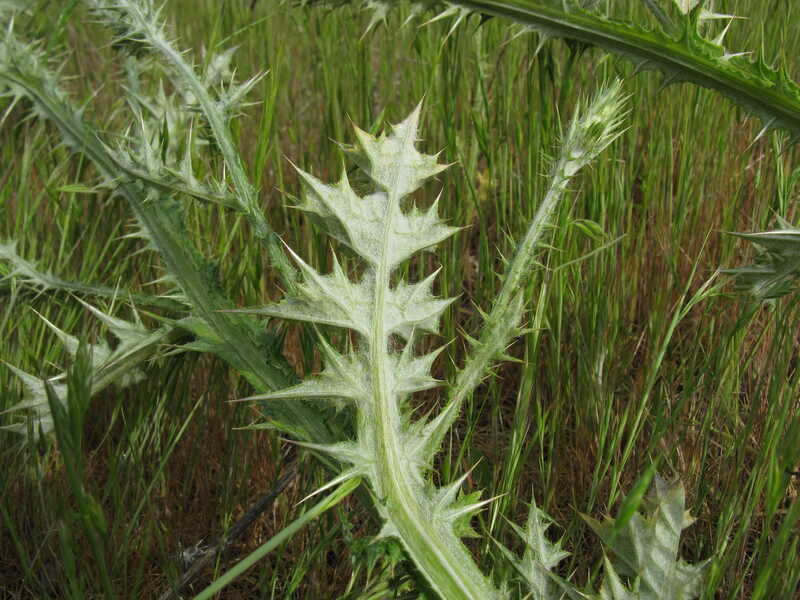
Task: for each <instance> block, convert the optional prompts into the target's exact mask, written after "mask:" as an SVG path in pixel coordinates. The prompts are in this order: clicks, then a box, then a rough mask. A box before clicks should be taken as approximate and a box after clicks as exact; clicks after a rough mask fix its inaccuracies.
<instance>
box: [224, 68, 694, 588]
mask: <svg viewBox="0 0 800 600" xmlns="http://www.w3.org/2000/svg"><path fill="white" fill-rule="evenodd" d="M623 114H624V110H623V98H622V96H621V91H620V85H619V83H615V84H613V85H611V86H609V87H608V88H605V89H602V90H600V91H599V92H598V94H597V96H596V97H595V98H594V100H593V101H592V102H591V103H590V104H589V106H588V107H587V108H586V109H585V110H584V109H583V108H582V107H578V109H577V110H576V116H575V117H574V119H573V121H572V123H571V125H570V128H569V130H568V132H567V133H566V136H565V139H564V142H563V146H562V149H561V152H560V157H559V159H558V160H557V161H556V162H555V163H554V166H553V169H552V173H551V180H550V188H549V190H548V193H547V195H546V197H545V199H544V201H543V202H542V204H541V205H540V207H539V209H538V212H537V215H536V216H535V218H534V220H533V221H532V222H531V224H530V226H529V228H528V231H527V233H526V235H525V237H524V238H523V239H522V240H521V241H520V243H519V244H518V245H517V248H516V250H515V254H514V256H513V258H512V259H511V261H510V262H509V264H508V269H507V272H506V274H505V276H504V280H503V287H502V289H501V291H500V293H499V295H498V296H497V299H496V300H495V302H494V306H493V307H492V310H491V311H490V312H489V314H488V315H486V319H485V323H484V326H483V330H482V333H481V334H480V335H479V337H478V339H477V340H474V341H473V344H472V354H471V355H470V357H469V358H468V359H467V361H466V365H465V366H464V368H463V369H462V370H461V371H460V372H459V374H458V376H457V377H456V381H455V384H454V385H453V386H452V388H451V390H450V393H449V394H448V396H449V397H448V401H447V403H446V404H445V406H444V408H443V410H442V411H441V412H440V413H439V414H438V415H436V416H430V415H425V416H423V417H419V418H414V417H413V415H414V412H415V410H414V405H413V394H414V393H416V392H420V391H423V390H427V389H430V388H434V387H437V386H439V385H441V384H442V383H443V382H438V381H436V380H435V379H433V377H432V376H431V374H430V371H431V367H432V365H433V362H434V360H435V359H436V357H437V355H438V354H439V353H441V352H442V351H443V350H444V348H442V347H440V348H439V349H437V350H434V351H432V352H429V353H428V354H424V355H416V353H415V350H414V349H415V348H416V347H417V346H418V341H419V337H420V336H421V335H422V334H425V333H436V332H437V330H438V323H439V318H440V316H441V314H442V313H443V312H444V311H445V310H446V309H447V307H448V306H449V304H450V303H451V302H452V299H442V298H437V297H435V296H434V295H433V294H432V290H433V284H434V280H435V277H436V272H434V273H432V274H430V275H428V276H427V277H424V278H422V279H421V280H420V281H416V282H407V281H403V280H402V279H400V280H398V281H396V282H395V281H394V279H395V278H394V277H393V274H394V272H395V271H396V270H397V269H398V268H399V267H400V266H401V265H402V264H403V263H404V262H405V261H407V260H408V259H409V258H411V257H412V256H414V255H415V254H417V253H419V252H421V251H423V250H427V249H431V248H433V247H435V245H436V244H438V243H440V242H442V241H443V240H445V239H446V238H448V237H449V236H451V235H453V234H455V233H456V231H457V228H455V227H452V226H448V225H447V224H446V223H445V222H444V221H443V220H442V219H441V218H440V217H439V216H438V210H437V202H434V203H433V205H432V206H430V207H429V208H427V209H424V210H421V209H419V208H418V207H416V206H414V205H413V204H411V201H410V197H411V195H412V194H413V193H414V192H415V191H416V190H417V189H419V188H420V187H421V186H422V185H423V184H424V183H425V181H426V180H428V179H430V178H432V177H434V176H435V175H437V174H438V173H440V172H441V171H442V170H443V169H445V168H446V166H445V165H441V164H439V163H438V162H437V159H436V156H433V155H426V154H423V153H420V152H419V151H418V150H417V148H416V144H417V141H418V136H419V134H418V126H419V117H420V106H417V108H416V109H415V110H414V112H412V113H411V115H409V116H408V118H406V119H405V120H404V121H403V122H402V123H400V124H398V125H394V126H393V127H392V129H391V132H389V133H385V134H383V135H381V136H380V137H377V138H376V137H373V136H371V135H369V134H367V133H366V132H364V131H363V130H361V129H359V128H357V127H356V129H355V134H356V139H357V145H356V146H355V147H352V148H347V153H348V155H349V156H350V157H351V158H352V159H353V161H354V162H355V163H356V164H357V165H358V167H359V168H360V170H361V171H362V172H363V173H364V174H365V175H366V176H367V178H368V179H369V181H370V183H371V185H372V190H371V192H370V193H368V194H367V195H365V196H363V197H361V196H359V195H358V194H357V193H356V192H355V191H354V190H353V188H352V187H351V185H350V182H349V179H348V176H347V174H346V172H345V173H343V174H342V177H341V179H340V180H339V182H338V183H337V184H335V185H328V184H325V183H323V182H321V181H320V180H319V179H317V178H316V177H314V176H313V175H311V174H310V173H307V172H305V171H302V170H300V169H298V172H299V174H300V177H301V180H302V182H303V188H304V195H303V200H302V201H301V203H300V204H299V205H298V207H297V208H299V209H300V210H302V211H304V212H307V213H309V214H311V215H312V216H313V217H315V219H316V221H317V222H318V223H319V225H320V227H321V228H322V229H323V230H324V231H325V232H326V233H327V234H328V235H330V236H331V237H332V238H334V239H335V240H337V241H338V242H339V243H340V244H343V245H344V246H346V247H348V248H349V249H350V250H351V251H352V252H353V253H354V254H355V255H356V256H358V257H359V258H360V259H361V261H362V262H363V266H364V270H363V273H362V274H361V275H360V276H359V277H358V278H357V279H356V280H353V279H351V277H349V276H348V274H347V273H346V272H345V270H344V269H343V267H342V266H341V263H340V261H339V260H338V259H337V257H336V254H334V255H333V271H332V272H331V273H329V274H321V273H319V272H318V271H316V270H315V269H314V268H313V267H312V266H310V265H309V264H308V263H306V262H305V261H304V260H303V259H302V258H301V257H300V256H298V255H297V254H295V253H294V252H293V251H291V250H290V249H289V250H288V252H289V253H290V255H291V256H292V258H293V259H294V261H295V262H296V264H297V265H298V267H299V269H300V271H301V273H302V281H301V282H300V283H299V284H298V285H297V287H296V289H295V291H294V292H293V293H291V294H289V295H287V297H285V298H284V299H283V300H282V301H281V302H279V303H277V304H274V305H270V306H266V307H261V308H253V309H243V310H241V311H239V312H244V313H249V314H256V315H264V316H269V317H273V318H280V319H290V320H295V321H301V322H306V323H311V324H314V325H318V326H322V325H327V326H334V327H338V328H344V329H347V330H349V331H351V332H352V333H353V334H354V336H355V339H356V343H355V347H354V348H353V349H351V350H349V351H340V350H338V349H336V348H334V347H333V346H332V345H330V344H329V343H327V342H325V341H324V340H323V341H322V343H321V345H320V353H321V355H322V357H323V360H324V369H323V371H322V372H321V373H320V374H319V375H317V376H314V377H311V378H309V379H306V380H305V381H304V382H302V383H300V384H298V385H296V386H294V387H291V388H288V389H286V390H280V391H277V392H272V393H269V394H263V395H258V396H254V397H252V398H251V399H252V400H261V401H267V402H269V401H274V400H302V399H308V398H314V399H317V400H319V401H323V402H331V403H334V405H340V404H341V403H342V402H345V403H349V404H350V405H351V406H352V407H353V408H354V409H355V412H356V415H357V416H356V422H357V426H356V433H357V435H356V439H355V440H347V441H340V442H337V443H335V444H308V443H303V444H302V445H304V446H306V447H308V448H311V449H313V450H315V451H318V452H323V453H326V454H328V455H330V456H331V457H333V458H334V459H336V461H337V462H339V463H341V464H343V465H346V468H345V469H344V470H343V472H342V473H341V474H340V475H339V476H337V477H336V478H334V479H332V480H331V481H330V482H329V483H328V484H327V485H325V486H323V488H321V489H320V490H319V491H322V490H325V489H327V488H329V487H332V486H334V485H338V484H341V483H342V482H345V481H348V480H350V479H353V478H361V479H364V480H366V481H368V482H369V483H370V485H371V487H372V489H373V492H374V495H375V498H376V508H377V511H378V514H379V515H380V517H381V519H382V520H383V526H382V529H381V532H380V534H379V536H378V537H379V538H380V537H395V538H398V539H399V540H400V541H401V543H402V545H403V547H404V548H405V550H406V552H407V553H408V555H409V557H410V558H411V559H412V560H413V561H414V564H415V565H416V566H417V567H418V568H419V570H420V571H421V573H422V574H423V575H424V576H425V577H426V579H427V580H428V582H429V583H430V585H431V587H432V588H433V589H434V590H435V591H436V592H437V594H438V595H439V596H440V597H442V598H448V599H451V598H452V599H456V598H473V599H478V598H500V597H506V596H507V591H506V590H505V584H503V585H502V586H501V587H500V588H497V587H495V586H494V585H493V583H492V582H491V581H490V580H489V579H488V578H487V577H485V576H484V575H483V574H482V572H481V570H480V569H479V567H478V566H477V565H476V564H475V563H474V561H473V559H472V557H471V556H470V554H469V552H468V550H467V548H466V547H465V546H464V545H463V543H462V542H461V540H460V538H461V537H464V536H465V535H470V534H473V535H474V531H473V530H472V529H471V526H470V518H471V517H472V516H473V515H474V514H475V513H476V512H477V511H479V510H480V509H481V508H482V507H483V506H484V505H485V504H487V503H488V502H491V499H488V500H479V499H478V498H479V494H478V493H475V492H471V493H466V494H464V493H462V490H461V488H462V486H463V484H464V481H465V479H466V478H467V476H468V473H467V474H465V475H463V476H461V477H460V478H457V479H456V480H455V481H453V482H452V483H450V484H448V485H446V486H444V487H441V488H437V487H435V486H434V485H433V484H432V483H431V482H430V481H429V475H430V473H431V471H432V469H433V464H434V458H435V456H436V454H437V452H438V451H439V449H440V447H441V444H442V441H443V439H444V436H445V433H446V432H447V430H448V429H449V428H450V426H451V425H452V424H453V421H454V419H455V417H456V415H457V414H458V410H459V407H460V404H461V401H462V400H463V398H464V397H465V396H466V395H467V394H469V393H470V392H472V391H473V390H474V388H475V387H476V386H477V384H478V383H479V382H480V381H481V379H482V378H483V376H484V375H485V373H486V371H487V370H488V369H489V368H490V367H491V366H492V365H493V364H494V363H495V362H497V361H499V360H502V359H504V358H505V355H504V353H505V349H506V348H507V347H508V346H509V345H510V344H511V343H512V341H513V340H514V338H515V337H517V336H518V335H519V334H520V333H521V332H522V330H521V320H522V316H523V312H524V303H523V294H522V290H523V289H524V286H525V284H526V282H527V280H528V277H529V276H530V271H531V269H532V266H533V260H534V256H535V251H536V249H537V246H538V245H539V243H540V242H541V239H542V237H543V233H544V230H545V227H546V225H548V224H549V222H550V218H551V215H552V213H553V210H554V208H555V207H556V205H557V203H558V201H559V200H560V199H562V198H563V197H564V195H565V192H566V190H567V185H568V182H569V181H570V180H571V178H572V177H573V176H574V175H575V174H576V173H577V172H578V171H579V170H580V169H581V168H582V167H584V166H585V165H586V164H587V163H589V162H590V161H591V160H592V159H593V158H595V157H596V156H597V155H598V154H599V153H600V152H601V151H602V150H603V149H604V148H606V147H607V146H608V145H609V144H611V142H613V140H614V139H615V138H616V137H617V136H618V135H619V133H620V131H621V123H622V120H623ZM662 487H663V485H661V484H659V486H658V487H657V491H658V493H659V494H661V488H662ZM672 489H673V490H676V489H680V490H681V491H680V492H677V493H679V494H680V495H681V498H679V499H676V501H675V502H672V501H669V502H664V501H663V500H662V503H663V505H662V506H659V507H658V509H657V510H656V512H657V513H658V515H659V516H656V517H654V518H656V519H659V518H660V519H665V518H672V516H673V515H671V514H670V510H673V511H674V510H675V509H676V507H677V510H679V512H680V513H681V515H683V508H682V506H683V504H682V488H672ZM674 493H676V492H674V491H673V494H674ZM545 518H546V516H544V515H543V513H541V511H540V510H539V509H538V508H537V507H536V505H535V504H532V506H531V512H530V517H529V519H528V526H527V530H526V531H524V532H523V531H522V530H519V531H520V534H521V536H522V537H523V539H524V540H525V542H526V547H527V549H526V551H525V555H524V556H523V557H522V559H521V562H519V563H517V565H518V569H519V570H520V572H521V573H522V575H523V577H524V581H525V584H526V585H528V586H529V587H530V592H531V593H532V594H534V597H536V598H560V597H562V596H563V594H565V593H566V591H567V590H571V588H570V587H569V585H568V584H567V583H566V582H565V581H563V580H561V579H560V578H558V577H557V576H556V575H554V574H553V573H552V572H551V570H552V569H553V568H555V567H556V566H557V565H558V563H559V562H560V561H561V560H562V559H563V558H564V557H565V556H566V555H567V554H566V553H564V552H563V551H562V550H561V549H560V548H559V546H558V545H553V544H551V543H550V542H549V541H548V539H547V537H546V535H545V530H546V528H547V526H546V525H545V524H544V522H543V519H545ZM668 523H669V524H671V525H673V522H672V521H668ZM674 525H675V526H676V527H677V529H676V530H675V532H674V534H671V535H674V537H672V538H670V539H669V540H664V539H663V537H661V538H658V539H656V538H655V537H653V535H652V533H650V534H648V530H649V528H648V525H646V522H645V521H644V520H642V519H638V520H637V521H634V522H632V523H630V524H629V527H630V533H629V535H630V536H631V537H632V539H634V540H635V541H634V542H633V543H638V542H639V541H640V540H644V543H642V544H639V545H640V546H643V547H644V548H648V549H652V552H654V553H657V554H656V556H657V559H656V560H653V561H651V562H646V563H643V564H642V563H636V562H635V563H634V564H633V565H629V567H632V568H630V569H628V570H627V571H626V573H628V574H632V575H633V576H634V577H638V576H641V577H643V578H644V581H645V583H644V584H643V585H642V586H641V587H637V588H636V591H634V592H632V594H634V595H630V596H619V595H615V596H613V597H614V598H622V597H631V598H634V597H636V598H642V599H645V598H651V597H652V598H656V597H659V598H660V597H664V598H666V597H670V598H675V599H676V600H677V599H683V598H685V599H688V598H692V597H695V596H696V594H697V593H698V592H699V589H700V584H701V582H702V568H700V567H695V568H693V569H694V570H690V571H686V573H685V574H684V572H683V571H681V570H680V569H677V570H674V572H673V573H672V574H669V573H670V572H671V570H672V569H673V568H672V567H671V564H672V563H674V561H675V560H676V557H677V546H676V545H675V544H676V541H677V537H678V535H679V534H680V531H681V529H683V527H684V526H685V525H686V523H683V522H680V523H677V524H674ZM607 528H608V527H605V528H601V527H599V526H598V530H599V531H602V532H605V531H606V529H607ZM648 536H649V537H648ZM610 537H612V538H613V536H610ZM618 541H620V543H621V540H618ZM664 543H666V544H668V545H667V546H666V547H665V548H664V550H665V554H667V556H664V555H662V554H658V553H660V552H661V551H662V546H661V544H664ZM506 552H508V551H506ZM670 552H671V553H672V555H671V556H668V555H669V553H670ZM509 554H510V553H509ZM655 568H664V569H667V571H666V573H667V574H666V575H665V574H664V573H660V572H659V573H654V572H653V570H654V569H655ZM684 576H685V577H686V578H688V580H689V581H690V583H691V585H688V584H685V583H683V582H682V580H680V578H681V577H684ZM609 577H611V581H612V583H611V584H610V585H611V589H613V590H617V592H615V593H618V591H619V590H620V589H624V588H622V587H621V586H622V584H621V583H620V582H619V578H618V576H616V574H615V572H614V571H613V567H611V570H610V571H609ZM659 580H660V581H659ZM657 581H659V583H658V585H659V586H660V588H659V589H669V590H672V591H671V592H670V594H671V595H670V596H654V595H653V594H654V593H656V592H654V591H652V590H653V587H652V586H654V585H655V584H656V582H657ZM648 586H650V587H648ZM640 590H641V592H640ZM573 593H575V594H577V592H576V591H573ZM603 593H604V594H606V592H603ZM603 597H612V596H607V595H604V596H603Z"/></svg>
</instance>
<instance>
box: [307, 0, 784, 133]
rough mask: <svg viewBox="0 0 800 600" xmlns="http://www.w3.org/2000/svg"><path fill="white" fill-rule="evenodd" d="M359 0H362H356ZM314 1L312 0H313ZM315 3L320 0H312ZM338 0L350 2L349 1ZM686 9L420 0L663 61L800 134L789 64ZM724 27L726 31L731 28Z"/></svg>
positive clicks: (422, 4)
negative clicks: (738, 47) (738, 45)
mask: <svg viewBox="0 0 800 600" xmlns="http://www.w3.org/2000/svg"><path fill="white" fill-rule="evenodd" d="M352 1H353V2H358V0H352ZM654 2H655V0H647V4H648V5H652V4H654ZM306 3H308V2H306ZM311 3H313V2H311ZM335 3H339V4H341V3H343V2H341V1H339V2H335ZM400 4H402V3H401V2H395V1H389V0H370V2H369V4H368V8H372V9H373V10H380V11H381V14H382V15H385V13H386V11H387V10H388V9H390V8H393V7H396V6H399V5H400ZM676 4H677V6H678V8H679V9H680V10H679V13H678V18H677V19H676V20H675V21H674V22H673V21H672V20H670V19H665V18H664V17H666V16H667V15H666V13H665V12H664V11H663V10H661V11H659V10H657V11H656V14H657V17H658V16H660V17H661V18H659V19H658V22H659V25H660V28H656V29H651V28H649V27H648V26H647V25H645V24H638V23H628V22H622V21H617V20H614V19H610V18H608V17H607V16H606V15H604V14H603V13H602V12H600V10H599V9H595V8H593V3H591V2H589V3H578V2H572V1H569V0H485V1H484V0H470V1H462V0H447V1H446V2H445V1H441V0H418V1H416V2H414V3H413V5H414V6H416V7H417V10H418V11H420V10H422V9H423V8H429V9H432V10H435V11H437V12H441V11H442V10H445V13H446V14H448V15H457V17H456V18H457V19H458V22H462V21H463V20H464V13H465V12H473V13H479V14H482V15H486V16H495V17H501V18H504V19H507V20H508V21H511V22H513V23H516V24H519V25H521V26H522V27H523V28H525V29H527V30H529V31H534V32H537V33H539V34H540V35H543V36H545V37H557V38H565V39H568V40H575V41H578V42H581V43H583V44H586V45H588V46H596V47H599V48H602V49H603V50H606V51H608V52H611V53H613V54H616V55H619V56H622V57H623V58H626V59H629V60H631V61H632V62H633V63H634V65H635V66H636V67H637V69H640V70H642V69H657V70H660V71H661V72H662V73H663V74H664V83H665V85H668V84H672V83H678V82H689V83H693V84H695V85H700V86H703V87H707V88H711V89H714V90H717V91H718V92H720V93H722V94H724V95H725V96H727V97H728V98H729V99H731V100H732V101H734V102H736V103H737V104H739V105H740V106H742V107H744V108H745V109H746V110H747V111H748V112H749V113H750V114H752V115H753V116H756V117H757V118H759V119H761V121H762V122H763V126H764V131H765V132H766V131H768V130H771V129H781V130H786V131H788V132H789V133H790V134H791V137H792V139H793V140H797V139H800V86H798V84H797V83H796V82H795V81H793V80H792V78H791V77H790V76H789V75H788V72H787V70H786V68H785V66H779V67H777V68H776V67H773V66H771V65H768V64H767V63H766V62H765V61H764V59H763V57H758V58H757V59H755V60H752V59H751V58H750V57H749V54H750V53H749V52H741V51H730V50H728V49H727V48H726V47H724V46H723V45H722V38H723V36H719V37H717V38H715V39H709V38H706V37H704V35H703V33H702V30H701V25H702V24H703V23H704V22H705V21H707V20H709V19H715V18H728V15H718V14H715V13H712V12H710V11H707V10H706V9H704V8H703V7H702V6H700V5H699V4H698V2H697V0H676ZM723 35H724V34H723Z"/></svg>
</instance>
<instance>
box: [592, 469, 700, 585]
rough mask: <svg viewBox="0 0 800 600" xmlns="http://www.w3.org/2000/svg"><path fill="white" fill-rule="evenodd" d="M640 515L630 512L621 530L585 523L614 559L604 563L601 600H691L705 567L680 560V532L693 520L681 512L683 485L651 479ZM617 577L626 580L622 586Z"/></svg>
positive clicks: (619, 526)
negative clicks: (643, 509) (627, 582)
mask: <svg viewBox="0 0 800 600" xmlns="http://www.w3.org/2000/svg"><path fill="white" fill-rule="evenodd" d="M644 505H645V511H646V512H645V514H644V515H643V514H641V513H639V512H635V513H634V514H633V515H632V516H631V518H630V520H628V521H627V522H626V523H623V524H620V523H617V522H616V521H615V520H613V519H609V518H607V519H605V520H604V521H602V522H599V521H596V520H594V519H591V518H586V520H587V522H588V523H589V525H590V526H591V527H592V529H593V530H594V531H595V532H596V533H597V535H599V536H600V538H601V539H602V540H603V542H604V543H605V544H606V545H607V546H608V548H609V549H610V550H611V551H612V553H613V558H612V559H611V560H610V561H609V560H608V559H606V562H605V564H606V579H605V582H604V584H603V587H602V589H601V591H600V598H601V599H602V600H692V599H693V598H697V597H698V596H699V595H700V594H701V592H702V589H703V583H704V580H705V574H706V571H707V568H708V564H709V561H704V562H702V563H699V564H689V563H687V562H685V561H683V560H681V558H680V554H679V550H680V536H681V532H682V531H683V530H684V529H686V528H687V527H689V526H690V525H691V524H692V523H693V522H694V519H693V518H692V517H691V516H690V515H689V513H688V511H687V510H686V499H685V493H684V490H683V485H681V483H680V482H679V481H674V482H666V481H665V480H663V479H662V478H660V477H659V476H658V475H656V477H655V479H654V481H653V485H652V487H651V489H650V493H649V494H648V496H647V497H646V498H645V500H644ZM620 576H623V577H625V578H627V579H628V580H629V581H630V582H631V585H630V587H628V586H626V585H625V584H624V583H623V581H622V579H621V578H620Z"/></svg>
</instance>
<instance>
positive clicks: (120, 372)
mask: <svg viewBox="0 0 800 600" xmlns="http://www.w3.org/2000/svg"><path fill="white" fill-rule="evenodd" d="M83 304H84V306H86V308H87V309H88V310H89V311H90V312H91V313H92V314H93V315H94V316H95V317H96V318H97V319H98V320H99V321H100V322H102V323H103V325H105V327H106V329H107V330H108V331H110V332H111V333H112V334H113V335H114V337H116V338H117V340H118V343H117V344H116V346H115V347H114V348H113V349H112V348H111V347H109V345H108V344H107V343H106V341H105V340H103V339H99V340H98V341H97V342H95V343H94V344H87V345H86V349H87V351H88V357H89V365H88V368H89V374H90V375H91V380H92V381H91V392H92V394H96V393H98V392H100V391H101V390H103V389H105V388H106V387H108V386H109V385H110V384H112V383H113V384H115V385H117V386H118V387H120V388H122V387H126V386H129V385H131V384H134V383H137V382H139V381H141V380H142V379H144V373H143V372H142V371H141V369H140V368H139V365H140V364H141V363H142V362H143V361H145V360H150V359H152V358H153V357H154V355H155V354H156V352H157V350H158V348H159V347H160V346H161V345H162V344H164V343H166V342H168V341H169V339H170V337H171V335H172V333H173V332H172V328H169V327H166V328H162V329H158V330H155V331H151V330H148V329H147V328H145V327H144V326H143V325H142V323H141V321H140V320H139V319H138V316H137V317H136V319H135V320H134V321H125V320H123V319H119V318H117V317H113V316H111V315H109V314H107V313H104V312H102V311H100V310H98V309H97V308H95V307H93V306H91V305H89V304H86V303H85V302H84V303H83ZM42 320H43V321H44V322H45V324H46V325H47V326H48V327H49V328H50V329H51V330H52V331H53V333H55V335H56V337H57V338H58V339H59V340H60V341H61V343H62V344H63V345H64V349H65V350H66V351H67V353H68V354H69V355H70V356H71V357H72V358H73V359H75V357H76V355H77V353H78V351H79V349H80V347H81V344H80V341H79V340H78V338H76V337H74V336H72V335H70V334H68V333H66V332H65V331H63V330H61V329H59V328H58V327H56V326H55V325H54V324H53V323H51V322H50V321H48V320H47V319H45V318H44V317H42ZM6 366H8V368H9V369H11V371H13V373H14V374H15V375H16V376H17V377H18V378H19V379H20V381H21V382H22V387H23V390H24V392H23V398H22V400H21V401H20V402H18V403H17V404H15V405H14V406H12V407H11V408H9V409H8V410H7V411H6V412H9V413H23V414H25V415H27V417H28V419H27V421H26V422H22V423H13V424H11V425H7V426H4V427H2V428H1V429H5V430H6V431H11V432H14V433H18V434H21V435H28V434H29V433H30V434H32V435H33V436H34V437H38V436H40V435H47V434H49V433H51V432H52V431H53V416H52V414H51V412H50V404H49V402H48V400H47V391H46V388H45V383H46V381H45V380H44V379H41V378H39V377H36V376H34V375H31V374H29V373H26V372H25V371H22V370H21V369H18V368H16V367H15V366H13V365H10V364H6ZM65 378H66V373H61V374H59V375H56V376H54V377H49V378H47V381H48V382H50V383H51V384H52V387H53V390H54V392H55V395H56V398H57V399H58V400H59V401H60V402H61V403H62V404H64V405H66V402H67V386H66V385H64V384H62V383H59V382H60V381H62V380H64V379H65Z"/></svg>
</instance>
